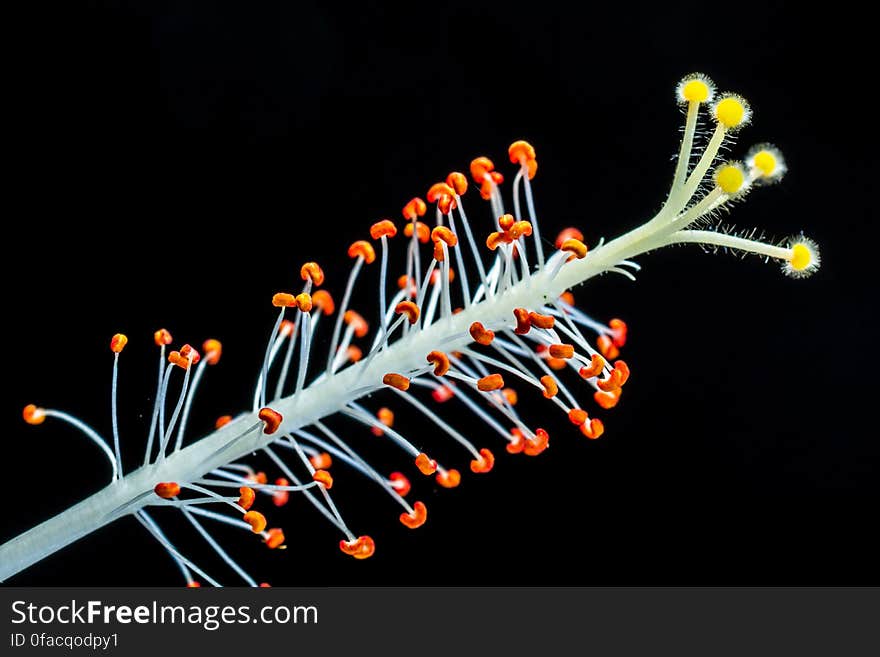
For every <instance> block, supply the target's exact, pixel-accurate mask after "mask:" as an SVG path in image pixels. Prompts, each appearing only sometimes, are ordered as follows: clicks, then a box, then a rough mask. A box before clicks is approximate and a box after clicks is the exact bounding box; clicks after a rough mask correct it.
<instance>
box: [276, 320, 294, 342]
mask: <svg viewBox="0 0 880 657" xmlns="http://www.w3.org/2000/svg"><path fill="white" fill-rule="evenodd" d="M295 331H296V324H294V323H293V322H291V321H290V320H289V319H285V320H282V322H281V326H279V327H278V335H280V336H282V337H284V338H289V337H290V336H291V335H293V334H294V332H295Z"/></svg>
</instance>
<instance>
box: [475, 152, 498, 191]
mask: <svg viewBox="0 0 880 657" xmlns="http://www.w3.org/2000/svg"><path fill="white" fill-rule="evenodd" d="M494 170H495V163H494V162H492V160H490V159H489V158H488V157H478V158H476V159H474V160H472V161H471V176H473V178H474V182H475V183H477V184H478V185H481V184H482V183H483V179H484V178H485V177H486V174H487V173H489V172H490V171H494Z"/></svg>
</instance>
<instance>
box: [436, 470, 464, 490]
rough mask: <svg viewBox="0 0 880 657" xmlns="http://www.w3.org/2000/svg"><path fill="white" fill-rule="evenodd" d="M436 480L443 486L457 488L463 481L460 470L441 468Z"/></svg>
mask: <svg viewBox="0 0 880 657" xmlns="http://www.w3.org/2000/svg"><path fill="white" fill-rule="evenodd" d="M434 480H435V481H436V482H437V483H438V484H440V485H441V486H443V488H455V487H456V486H458V485H459V484H460V483H461V473H460V472H459V471H458V470H454V469H453V470H441V471H440V472H438V473H437V476H436V477H434Z"/></svg>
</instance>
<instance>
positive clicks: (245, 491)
mask: <svg viewBox="0 0 880 657" xmlns="http://www.w3.org/2000/svg"><path fill="white" fill-rule="evenodd" d="M238 492H239V495H240V496H239V498H238V506H240V507H241V508H242V509H244V510H245V511H247V510H248V509H250V508H251V507H252V506H253V505H254V500H255V499H257V494H256V493H255V492H254V489H253V488H250V487H248V486H242V487H241V488H239V489H238Z"/></svg>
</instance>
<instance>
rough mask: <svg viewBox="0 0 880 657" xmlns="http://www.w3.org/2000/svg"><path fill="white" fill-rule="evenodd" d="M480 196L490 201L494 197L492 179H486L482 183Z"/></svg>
mask: <svg viewBox="0 0 880 657" xmlns="http://www.w3.org/2000/svg"><path fill="white" fill-rule="evenodd" d="M480 198H481V199H483V200H484V201H488V200H489V199H490V198H492V181H491V180H484V181H483V182H482V184H481V185H480Z"/></svg>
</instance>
